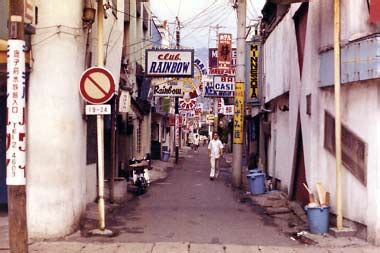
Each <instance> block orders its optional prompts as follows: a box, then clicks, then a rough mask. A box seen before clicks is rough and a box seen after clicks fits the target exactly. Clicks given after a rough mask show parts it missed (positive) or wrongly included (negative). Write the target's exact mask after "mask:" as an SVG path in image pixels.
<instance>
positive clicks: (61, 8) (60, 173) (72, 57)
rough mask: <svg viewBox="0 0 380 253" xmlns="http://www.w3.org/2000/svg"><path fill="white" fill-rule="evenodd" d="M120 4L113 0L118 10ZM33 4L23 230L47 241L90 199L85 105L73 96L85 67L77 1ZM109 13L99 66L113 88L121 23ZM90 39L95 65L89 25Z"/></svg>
mask: <svg viewBox="0 0 380 253" xmlns="http://www.w3.org/2000/svg"><path fill="white" fill-rule="evenodd" d="M123 3H124V1H122V0H119V1H118V8H123ZM36 6H38V8H39V17H38V20H39V21H38V25H37V26H36V28H37V32H36V35H34V36H33V38H32V47H33V58H34V63H33V71H32V72H31V75H30V84H29V94H28V99H29V100H28V150H29V153H28V170H27V173H28V174H27V179H28V185H27V213H28V230H29V236H30V237H32V238H51V237H60V236H64V235H67V234H69V233H72V232H73V231H75V230H76V229H77V228H78V225H79V218H80V216H81V214H82V212H83V211H84V209H85V205H86V203H88V202H91V201H93V200H94V198H95V196H96V169H95V168H96V165H95V164H91V165H86V122H85V121H84V120H83V118H82V115H83V113H84V103H83V100H82V98H81V97H80V95H79V91H78V90H79V79H80V76H81V74H82V72H83V71H84V68H85V66H84V63H85V62H84V59H85V43H86V40H85V39H86V35H85V33H84V29H83V28H82V27H83V23H82V19H81V18H82V11H83V3H82V1H76V0H69V1H64V2H63V1H57V0H50V1H47V0H37V1H36ZM110 12H111V10H108V11H107V14H108V17H109V18H108V19H106V20H105V22H104V38H105V40H106V41H105V44H106V45H107V43H108V45H109V47H108V50H107V47H105V51H107V64H106V67H107V68H108V69H110V70H111V72H112V73H113V75H114V77H115V81H116V84H118V83H119V73H120V59H121V47H122V39H123V36H122V31H123V20H122V19H119V20H115V19H113V18H110V15H112V14H110ZM114 20H115V22H114ZM58 26H59V27H58ZM95 27H96V24H94V28H95ZM111 31H112V32H111ZM91 39H92V52H93V53H94V54H93V63H94V64H95V63H96V46H95V45H96V28H95V29H93V33H92V35H91ZM62 221H65V222H62Z"/></svg>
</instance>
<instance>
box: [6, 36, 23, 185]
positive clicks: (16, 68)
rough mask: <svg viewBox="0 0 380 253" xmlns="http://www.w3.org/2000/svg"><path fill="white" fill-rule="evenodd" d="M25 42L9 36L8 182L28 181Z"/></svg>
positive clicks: (10, 183) (9, 183) (17, 183)
mask: <svg viewBox="0 0 380 253" xmlns="http://www.w3.org/2000/svg"><path fill="white" fill-rule="evenodd" d="M24 50H25V42H24V41H22V40H8V58H7V72H8V79H7V108H8V109H7V110H8V117H7V118H8V119H7V136H6V166H7V185H25V184H26V175H25V170H26V124H25V95H26V94H25V75H26V73H25V53H24Z"/></svg>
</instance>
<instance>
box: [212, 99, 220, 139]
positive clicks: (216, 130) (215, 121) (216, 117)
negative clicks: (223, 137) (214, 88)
mask: <svg viewBox="0 0 380 253" xmlns="http://www.w3.org/2000/svg"><path fill="white" fill-rule="evenodd" d="M218 103H219V98H214V131H213V133H218Z"/></svg>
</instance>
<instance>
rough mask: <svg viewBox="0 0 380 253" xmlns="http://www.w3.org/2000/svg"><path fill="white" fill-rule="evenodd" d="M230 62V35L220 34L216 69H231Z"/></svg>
mask: <svg viewBox="0 0 380 253" xmlns="http://www.w3.org/2000/svg"><path fill="white" fill-rule="evenodd" d="M231 60H232V34H230V33H220V34H219V35H218V68H220V69H225V68H227V69H228V68H230V67H231Z"/></svg>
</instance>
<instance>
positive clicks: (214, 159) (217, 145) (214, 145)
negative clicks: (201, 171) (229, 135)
mask: <svg viewBox="0 0 380 253" xmlns="http://www.w3.org/2000/svg"><path fill="white" fill-rule="evenodd" d="M223 147H224V146H223V143H222V142H221V141H220V140H219V136H218V133H213V135H212V140H211V141H210V142H209V144H208V157H209V158H210V163H211V172H210V180H213V179H214V178H217V177H218V175H219V158H220V157H222V156H223Z"/></svg>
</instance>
